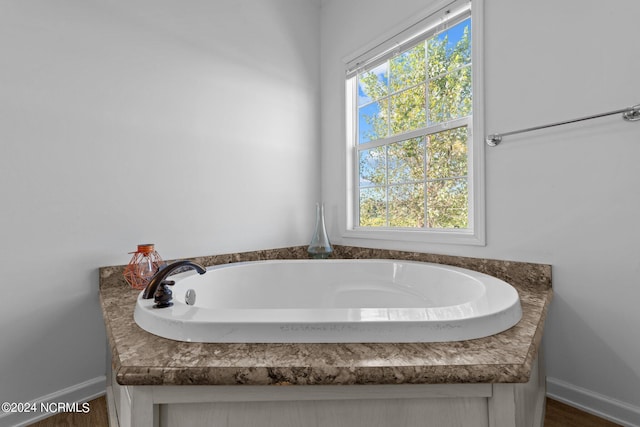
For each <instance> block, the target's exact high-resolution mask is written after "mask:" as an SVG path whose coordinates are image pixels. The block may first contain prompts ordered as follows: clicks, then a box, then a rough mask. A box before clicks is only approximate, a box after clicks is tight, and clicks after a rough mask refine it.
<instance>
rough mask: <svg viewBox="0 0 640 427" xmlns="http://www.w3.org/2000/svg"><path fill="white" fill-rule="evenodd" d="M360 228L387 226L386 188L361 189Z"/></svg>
mask: <svg viewBox="0 0 640 427" xmlns="http://www.w3.org/2000/svg"><path fill="white" fill-rule="evenodd" d="M359 224H360V226H362V227H384V226H386V225H387V196H386V191H385V187H371V188H362V189H360V221H359Z"/></svg>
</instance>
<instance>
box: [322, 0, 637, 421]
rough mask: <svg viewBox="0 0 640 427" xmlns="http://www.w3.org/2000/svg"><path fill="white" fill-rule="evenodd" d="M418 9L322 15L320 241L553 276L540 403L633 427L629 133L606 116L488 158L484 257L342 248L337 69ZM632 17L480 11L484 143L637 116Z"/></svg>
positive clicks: (632, 146) (628, 8)
mask: <svg viewBox="0 0 640 427" xmlns="http://www.w3.org/2000/svg"><path fill="white" fill-rule="evenodd" d="M428 5H429V2H424V1H420V0H402V1H394V2H389V1H386V0H351V1H348V2H344V1H339V0H324V1H323V2H322V8H323V10H322V14H323V15H322V46H321V52H322V57H321V68H322V73H321V76H322V77H321V78H322V100H323V101H322V109H321V111H322V120H321V123H322V131H323V133H322V147H323V151H322V160H323V164H322V177H323V181H322V184H323V188H322V191H323V198H324V200H325V203H326V205H327V211H328V212H330V215H329V216H328V218H327V222H328V223H329V224H331V225H330V227H329V228H330V234H331V236H330V237H331V238H332V241H334V242H336V243H344V244H352V245H360V246H370V247H381V248H393V249H405V250H418V251H425V252H434V253H445V254H453V255H466V256H476V257H487V258H498V259H510V260H519V261H530V262H540V263H549V264H552V265H553V285H554V289H555V299H554V301H553V304H552V307H551V310H550V314H549V317H548V323H547V326H546V330H545V334H546V335H545V345H546V356H547V364H548V376H549V378H550V382H551V386H550V389H551V390H552V391H553V392H554V393H557V394H559V395H558V396H557V397H559V398H566V399H569V398H571V399H572V400H573V402H574V403H578V404H582V405H585V406H588V407H589V408H588V409H590V410H593V411H602V412H608V414H606V415H609V416H621V417H622V416H625V417H626V418H625V420H626V422H628V423H630V422H632V421H633V422H634V423H635V424H637V425H640V329H639V328H638V325H639V324H640V310H638V302H639V301H640V281H639V280H638V274H639V273H640V249H639V247H638V242H639V241H640V228H639V227H638V215H639V212H640V192H638V187H639V186H640V167H638V159H640V123H628V122H625V121H623V120H622V119H621V118H620V117H619V116H615V117H610V118H605V119H600V120H595V121H590V122H584V123H581V124H578V125H574V126H566V127H561V128H555V129H552V130H545V131H540V132H537V133H529V134H523V135H521V136H517V137H515V136H514V137H510V138H505V140H504V142H503V144H502V145H500V146H498V147H496V148H488V149H487V152H486V182H487V188H486V189H487V196H486V203H487V211H486V216H487V245H486V246H485V247H465V246H447V245H427V244H418V243H412V244H410V243H401V242H382V241H371V240H360V239H359V240H356V239H346V238H342V236H341V234H340V233H341V229H342V227H344V222H345V221H344V212H343V206H344V203H345V202H344V200H345V194H344V184H345V174H344V169H345V166H344V158H345V155H344V152H345V148H344V145H343V144H344V143H343V142H342V141H344V136H343V135H344V131H343V128H342V108H343V104H342V102H343V101H342V98H341V95H342V91H343V87H344V86H343V78H344V71H343V68H342V65H341V64H342V59H343V58H344V57H345V56H347V55H350V54H352V53H353V52H355V51H357V50H359V49H360V48H362V47H364V46H366V45H368V44H369V43H370V41H371V40H372V39H376V38H378V37H379V36H380V35H381V34H382V33H385V32H386V31H389V30H391V29H393V28H395V27H397V26H398V25H399V24H400V23H402V22H407V21H410V20H411V19H412V17H413V16H415V15H416V14H418V13H419V12H420V11H423V10H425V9H426V8H428ZM638 16H640V2H637V1H635V0H614V1H610V2H602V1H600V2H598V1H582V0H565V1H562V2H557V1H553V0H539V1H534V2H513V1H509V0H486V1H485V95H486V96H485V98H486V99H485V106H486V110H485V112H486V130H487V132H488V133H494V132H506V131H510V130H515V129H520V128H523V127H530V126H535V125H539V124H545V123H551V122H556V121H560V120H565V119H571V118H575V117H580V116H584V115H589V114H595V113H600V112H605V111H610V110H615V109H618V108H623V107H626V106H629V105H633V104H637V103H640V80H638V76H639V75H640V55H638V54H637V47H634V44H633V43H634V42H633V40H636V39H637V37H636V35H637V19H638Z"/></svg>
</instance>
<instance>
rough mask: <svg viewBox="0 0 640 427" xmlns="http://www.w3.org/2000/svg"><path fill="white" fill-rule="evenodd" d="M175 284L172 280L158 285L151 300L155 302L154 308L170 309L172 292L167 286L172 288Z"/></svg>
mask: <svg viewBox="0 0 640 427" xmlns="http://www.w3.org/2000/svg"><path fill="white" fill-rule="evenodd" d="M175 284H176V282H175V281H173V280H163V281H162V282H160V284H159V285H158V290H156V294H155V297H154V298H153V300H154V301H155V302H156V303H155V304H154V306H153V307H154V308H166V307H171V306H172V305H173V303H172V302H171V300H172V299H173V292H171V289H169V288H168V287H167V286H173V285H175Z"/></svg>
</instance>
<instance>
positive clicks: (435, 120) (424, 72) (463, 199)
mask: <svg viewBox="0 0 640 427" xmlns="http://www.w3.org/2000/svg"><path fill="white" fill-rule="evenodd" d="M348 81H350V82H351V84H354V85H355V90H354V99H353V101H352V102H351V103H350V104H351V105H353V108H354V110H355V111H354V112H353V113H351V117H352V118H353V119H352V120H354V122H355V123H354V125H355V130H356V131H355V133H354V142H353V149H354V151H355V152H354V157H355V159H356V162H357V167H356V174H357V175H356V176H357V180H356V190H355V192H356V194H355V197H354V198H353V200H354V210H353V212H354V214H355V221H354V226H355V227H357V228H365V229H366V228H375V229H380V228H392V229H395V228H400V229H412V230H416V229H417V230H433V229H469V227H470V225H471V224H470V220H469V219H470V214H471V212H470V194H469V193H470V191H471V188H472V186H471V185H469V182H468V181H469V177H470V175H469V171H470V166H471V165H470V160H469V151H470V150H469V147H470V144H471V143H472V137H471V131H472V105H473V102H472V101H473V100H472V64H471V17H470V13H466V14H463V15H460V16H458V17H457V18H455V21H451V22H450V23H449V26H448V28H447V29H445V30H442V31H437V30H434V31H430V32H428V35H425V36H423V37H422V38H418V39H417V40H414V41H413V42H412V44H410V45H409V46H405V47H404V48H403V50H402V51H400V52H397V53H394V54H391V55H389V56H388V57H387V58H383V59H382V60H380V59H379V58H378V59H377V60H376V62H375V63H374V64H373V65H371V66H370V67H369V69H364V70H359V72H357V73H354V74H353V75H352V76H350V77H349V78H348Z"/></svg>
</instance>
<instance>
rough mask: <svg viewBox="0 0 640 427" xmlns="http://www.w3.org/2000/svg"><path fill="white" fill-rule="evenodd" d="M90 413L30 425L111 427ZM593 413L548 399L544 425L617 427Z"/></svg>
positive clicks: (96, 407)
mask: <svg viewBox="0 0 640 427" xmlns="http://www.w3.org/2000/svg"><path fill="white" fill-rule="evenodd" d="M89 404H90V407H91V410H90V411H89V413H88V414H71V413H69V414H58V415H54V416H53V417H50V418H47V419H45V420H42V421H39V422H37V423H35V424H32V425H31V426H30V427H109V421H108V418H107V404H106V399H105V398H104V397H99V398H98V399H95V400H92V401H91V402H89ZM617 426H618V424H614V423H612V422H610V421H605V420H603V419H601V418H598V417H595V416H593V415H591V414H587V413H585V412H582V411H579V410H577V409H575V408H573V407H571V406H568V405H565V404H563V403H560V402H557V401H555V400H552V399H547V411H546V416H545V419H544V427H617Z"/></svg>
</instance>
